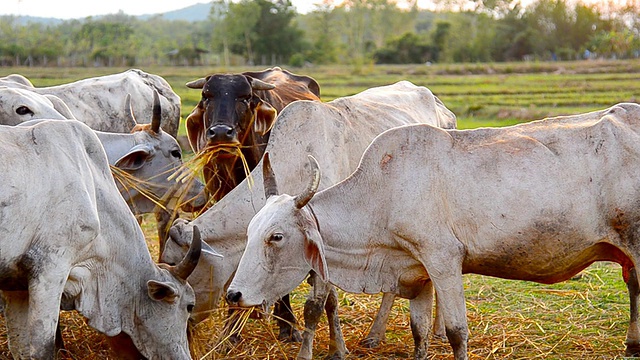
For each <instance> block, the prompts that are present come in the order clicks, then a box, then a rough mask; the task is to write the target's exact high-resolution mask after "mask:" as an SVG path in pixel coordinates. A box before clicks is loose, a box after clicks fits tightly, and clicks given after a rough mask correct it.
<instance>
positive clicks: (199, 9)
mask: <svg viewBox="0 0 640 360" xmlns="http://www.w3.org/2000/svg"><path fill="white" fill-rule="evenodd" d="M210 11H211V2H208V3H198V4H194V5H191V6H187V7H186V8H182V9H178V10H173V11H169V12H166V13H163V14H145V15H140V16H137V18H139V19H140V20H146V19H148V18H150V17H153V16H157V15H161V16H162V17H163V18H165V19H167V20H185V21H204V20H207V17H208V16H209V12H210Z"/></svg>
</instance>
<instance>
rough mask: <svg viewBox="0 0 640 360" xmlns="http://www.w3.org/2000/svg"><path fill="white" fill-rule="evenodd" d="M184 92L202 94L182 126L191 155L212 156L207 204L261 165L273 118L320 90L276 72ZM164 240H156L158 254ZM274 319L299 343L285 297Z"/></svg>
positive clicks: (196, 84)
mask: <svg viewBox="0 0 640 360" xmlns="http://www.w3.org/2000/svg"><path fill="white" fill-rule="evenodd" d="M187 87H189V88H192V89H201V90H202V98H201V99H200V101H199V102H198V104H197V105H196V107H195V108H194V109H193V111H192V112H191V114H190V115H189V116H188V117H187V120H186V121H185V126H186V130H187V136H188V139H189V143H190V145H191V148H192V149H193V151H194V152H196V153H206V152H213V154H215V155H214V156H213V157H212V158H211V161H210V162H209V163H207V164H206V165H205V167H204V168H203V176H204V180H205V188H206V190H207V192H208V195H209V196H210V198H211V200H210V201H212V202H213V201H218V200H220V199H222V197H224V196H225V195H226V194H227V193H229V192H230V191H231V190H232V189H233V188H235V187H236V186H237V185H238V184H240V183H241V182H242V181H243V180H244V179H245V174H246V173H247V172H248V171H251V170H252V169H253V168H254V167H255V166H256V164H257V163H258V162H259V161H260V158H261V157H262V155H263V154H264V149H265V147H266V146H267V142H268V141H269V133H270V131H271V128H272V127H273V124H274V123H275V120H276V116H277V114H278V112H280V111H281V110H282V109H283V108H284V107H285V106H287V105H288V104H289V103H291V102H293V101H296V100H317V101H320V85H318V83H317V82H316V81H315V80H314V79H313V78H311V77H308V76H304V75H296V74H292V73H291V72H289V71H287V70H283V69H281V68H279V67H274V68H270V69H266V70H263V71H258V72H252V71H248V72H244V73H241V74H213V75H209V76H207V77H206V78H201V79H198V80H194V81H191V82H189V83H187ZM238 152H241V154H242V157H243V158H244V160H245V161H246V164H245V163H243V161H242V160H241V159H240V156H239V155H240V154H239V153H238ZM245 166H246V167H248V169H247V168H245ZM165 240H166V238H161V239H160V247H161V248H164V241H165ZM276 315H277V316H278V317H280V318H283V319H285V320H286V321H285V322H280V323H281V326H282V329H281V337H282V336H284V335H283V334H284V333H289V334H290V335H287V336H286V337H289V336H290V337H293V338H296V339H297V338H299V335H297V333H296V332H295V331H294V329H292V328H291V326H290V325H289V323H290V322H295V317H294V316H293V313H292V312H291V305H290V303H289V297H288V296H285V298H284V299H283V302H282V303H280V302H279V303H278V304H277V307H276Z"/></svg>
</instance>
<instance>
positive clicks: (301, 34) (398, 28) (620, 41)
mask: <svg viewBox="0 0 640 360" xmlns="http://www.w3.org/2000/svg"><path fill="white" fill-rule="evenodd" d="M521 1H522V0H436V1H434V2H433V4H434V6H433V9H431V10H423V9H419V8H417V6H416V1H408V0H399V1H394V0H345V1H343V2H342V3H341V4H340V5H339V6H335V5H332V2H330V1H325V2H324V3H323V4H322V5H319V6H317V7H316V8H315V10H314V11H312V12H310V13H308V14H299V13H297V12H296V11H295V8H293V7H292V5H291V2H290V1H289V0H279V1H275V0H240V1H234V2H232V1H230V0H215V1H212V2H211V6H210V14H209V16H208V18H207V20H204V21H184V20H167V19H166V18H164V17H162V16H161V15H157V16H154V17H151V18H144V19H143V18H136V17H132V16H128V15H126V14H123V13H120V14H114V15H109V16H104V17H95V18H94V17H88V18H85V19H80V20H68V21H63V22H55V23H42V22H28V23H24V22H22V21H21V20H20V19H19V18H16V17H13V16H3V17H0V65H5V66H9V65H11V66H19V65H42V66H151V65H199V64H205V65H219V66H233V65H243V66H251V65H274V64H290V65H293V66H301V65H304V64H316V65H319V64H350V65H354V66H364V65H366V64H371V63H378V64H417V63H426V62H429V63H454V62H455V63H459V62H493V61H499V62H502V61H521V60H576V59H584V58H606V59H610V58H618V59H620V58H638V57H639V56H640V2H639V1H638V0H623V1H616V2H613V1H608V0H605V1H600V2H597V3H596V4H597V5H593V4H592V5H588V4H585V3H583V2H581V1H575V0H533V1H528V2H526V4H527V5H526V6H525V5H522V2H521Z"/></svg>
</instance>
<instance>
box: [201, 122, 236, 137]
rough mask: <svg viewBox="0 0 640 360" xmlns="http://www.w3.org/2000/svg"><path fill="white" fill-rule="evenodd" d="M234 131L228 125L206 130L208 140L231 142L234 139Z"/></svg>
mask: <svg viewBox="0 0 640 360" xmlns="http://www.w3.org/2000/svg"><path fill="white" fill-rule="evenodd" d="M235 134H236V133H235V130H234V129H233V127H231V126H228V125H214V126H212V127H210V128H208V129H207V137H208V138H209V140H216V141H231V140H232V139H233V138H234V137H235Z"/></svg>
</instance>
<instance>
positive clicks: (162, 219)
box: [154, 207, 178, 256]
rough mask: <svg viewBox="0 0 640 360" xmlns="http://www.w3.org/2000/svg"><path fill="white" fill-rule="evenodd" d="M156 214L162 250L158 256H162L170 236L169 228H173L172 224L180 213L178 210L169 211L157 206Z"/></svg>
mask: <svg viewBox="0 0 640 360" xmlns="http://www.w3.org/2000/svg"><path fill="white" fill-rule="evenodd" d="M154 215H155V217H156V230H157V231H158V243H159V244H160V251H159V252H158V254H159V255H158V256H162V252H163V251H164V246H165V243H166V242H167V238H169V229H170V228H171V224H173V221H174V220H175V219H177V218H178V214H177V212H172V213H169V212H168V211H165V210H163V209H160V208H158V207H156V211H155V212H154Z"/></svg>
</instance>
